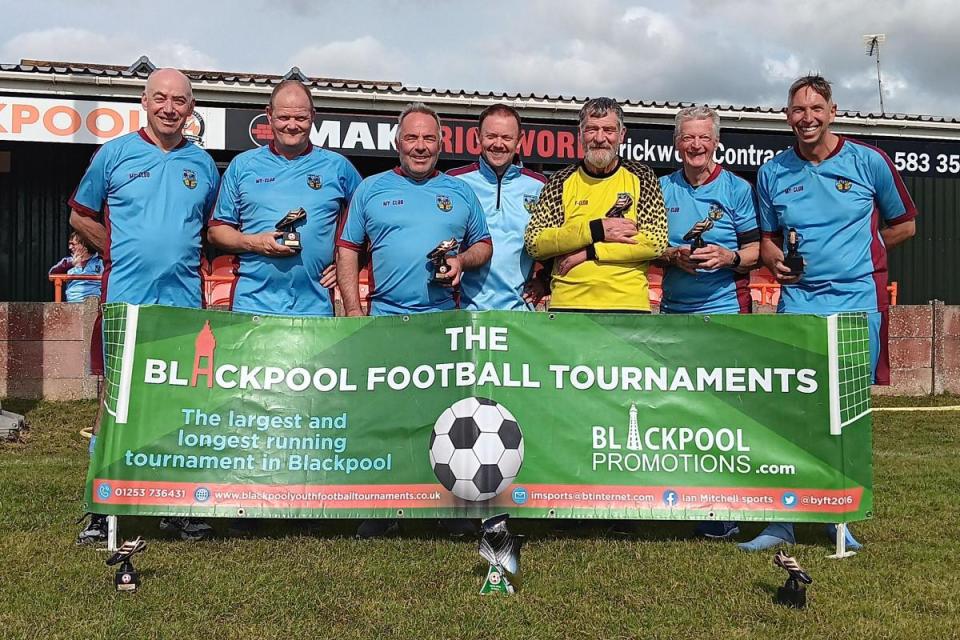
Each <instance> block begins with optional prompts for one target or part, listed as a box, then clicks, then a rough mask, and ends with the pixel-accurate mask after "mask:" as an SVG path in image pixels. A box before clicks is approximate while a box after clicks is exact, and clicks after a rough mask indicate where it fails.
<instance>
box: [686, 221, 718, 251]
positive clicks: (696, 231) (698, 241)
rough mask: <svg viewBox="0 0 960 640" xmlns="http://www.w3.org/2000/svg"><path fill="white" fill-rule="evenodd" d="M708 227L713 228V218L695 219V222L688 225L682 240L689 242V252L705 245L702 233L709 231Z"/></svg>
mask: <svg viewBox="0 0 960 640" xmlns="http://www.w3.org/2000/svg"><path fill="white" fill-rule="evenodd" d="M710 229H713V220H711V219H710V218H704V219H703V220H699V221H697V224H695V225H693V226H692V227H690V231H687V232H686V233H685V234H684V236H683V241H684V242H689V243H690V251H691V252H693V251H696V250H697V249H703V248H704V247H706V246H707V243H706V242H704V241H703V234H705V233H706V232H707V231H710Z"/></svg>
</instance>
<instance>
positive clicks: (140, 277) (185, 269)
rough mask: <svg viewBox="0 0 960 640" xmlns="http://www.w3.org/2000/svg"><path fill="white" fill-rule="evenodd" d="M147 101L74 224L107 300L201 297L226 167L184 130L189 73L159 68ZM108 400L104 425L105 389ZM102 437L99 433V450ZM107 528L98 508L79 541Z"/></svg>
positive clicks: (108, 151) (86, 190)
mask: <svg viewBox="0 0 960 640" xmlns="http://www.w3.org/2000/svg"><path fill="white" fill-rule="evenodd" d="M140 104H141V105H142V106H143V108H144V110H145V111H146V112H147V126H146V127H144V128H142V129H140V130H139V131H136V132H134V133H129V134H127V135H125V136H121V137H119V138H116V139H114V140H111V141H110V142H107V143H105V144H104V145H103V146H102V147H100V149H99V150H98V151H97V153H96V154H95V155H94V156H93V159H91V161H90V166H89V167H88V168H87V171H86V173H84V175H83V178H82V179H81V180H80V185H79V186H78V187H77V189H76V191H74V193H73V196H72V197H71V198H70V200H69V204H70V208H71V212H70V224H71V226H73V228H74V229H76V230H77V232H78V233H79V234H80V235H81V236H82V237H83V238H84V239H85V240H87V241H88V242H89V243H90V244H92V245H93V246H94V247H96V248H97V250H98V251H99V252H100V255H101V257H102V258H103V262H104V272H103V286H102V289H101V294H100V299H101V301H103V302H127V303H131V304H165V305H170V306H176V307H200V306H201V304H202V296H201V289H202V283H201V280H200V243H201V234H202V231H203V228H204V226H205V225H206V222H207V217H208V215H209V213H210V209H211V207H212V206H213V202H214V199H215V198H216V194H217V186H218V184H219V182H220V176H219V173H218V172H217V167H216V164H214V162H213V158H211V157H210V155H209V154H208V153H207V152H206V151H204V150H203V149H201V148H200V147H198V146H196V145H195V144H193V143H191V142H190V141H189V140H187V139H186V138H184V137H183V133H182V131H183V125H184V123H185V122H186V120H187V118H188V117H189V116H190V114H192V113H193V109H194V107H195V106H196V101H195V100H194V98H193V89H192V88H191V86H190V81H189V80H188V79H187V77H186V76H185V75H183V74H182V73H180V72H179V71H177V70H176V69H158V70H156V71H154V72H153V73H152V74H150V77H149V78H148V79H147V85H146V87H145V88H144V91H143V95H142V96H141V99H140ZM98 324H99V323H98ZM94 331H99V327H97V328H95V329H94ZM99 406H100V409H98V414H97V418H96V421H95V423H94V434H96V432H97V431H98V430H99V428H100V413H99V412H100V410H102V407H103V398H102V397H101V402H100V405H99ZM95 443H96V435H94V438H93V439H92V440H91V443H90V450H91V452H92V451H93V447H94V446H95ZM160 527H161V528H162V529H164V530H167V531H174V532H177V533H179V534H180V537H181V538H183V539H185V540H198V539H200V538H203V537H205V536H207V535H209V533H210V532H211V528H210V526H209V525H207V524H206V523H204V522H202V521H200V520H191V519H188V518H164V519H162V520H161V521H160ZM106 536H107V531H106V517H105V516H101V515H97V514H93V515H92V516H91V518H90V522H89V524H88V526H87V527H86V529H84V530H83V531H82V532H81V533H80V535H79V536H78V538H77V542H78V543H81V544H82V543H87V542H98V541H100V540H105V539H106Z"/></svg>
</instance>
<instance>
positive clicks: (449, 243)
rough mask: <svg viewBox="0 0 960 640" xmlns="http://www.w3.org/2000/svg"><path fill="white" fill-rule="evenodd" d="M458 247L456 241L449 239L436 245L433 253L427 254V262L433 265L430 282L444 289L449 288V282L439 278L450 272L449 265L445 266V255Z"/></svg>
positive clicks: (458, 244)
mask: <svg viewBox="0 0 960 640" xmlns="http://www.w3.org/2000/svg"><path fill="white" fill-rule="evenodd" d="M459 247H460V243H459V242H457V239H456V238H450V239H449V240H444V241H443V242H441V243H440V244H438V245H437V246H436V248H435V249H434V250H433V251H431V252H430V253H428V254H427V260H429V261H430V262H432V263H433V278H431V279H430V282H432V283H433V284H439V285H442V286H445V287H446V286H450V281H449V280H447V279H446V278H441V277H440V276H442V275H445V274H446V273H447V272H448V271H450V265H449V264H447V254H449V253H450V252H451V251H456V250H457V249H458V248H459Z"/></svg>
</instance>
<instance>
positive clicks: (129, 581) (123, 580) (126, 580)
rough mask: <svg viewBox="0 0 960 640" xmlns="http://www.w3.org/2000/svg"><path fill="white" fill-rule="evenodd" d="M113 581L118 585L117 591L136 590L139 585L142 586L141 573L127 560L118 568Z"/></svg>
mask: <svg viewBox="0 0 960 640" xmlns="http://www.w3.org/2000/svg"><path fill="white" fill-rule="evenodd" d="M113 583H114V585H116V587H117V591H136V590H137V587H139V586H140V574H139V573H137V570H136V569H134V568H133V565H131V564H130V563H128V562H125V563H123V564H122V565H121V566H120V568H119V569H117V574H116V576H114V579H113Z"/></svg>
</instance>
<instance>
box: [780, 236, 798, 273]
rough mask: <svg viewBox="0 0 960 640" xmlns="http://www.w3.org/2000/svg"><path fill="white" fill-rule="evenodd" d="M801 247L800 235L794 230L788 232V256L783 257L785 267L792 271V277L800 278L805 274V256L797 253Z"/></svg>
mask: <svg viewBox="0 0 960 640" xmlns="http://www.w3.org/2000/svg"><path fill="white" fill-rule="evenodd" d="M799 246H800V234H799V233H797V230H796V229H794V228H792V227H791V229H790V231H788V232H787V255H785V256H784V257H783V266H785V267H786V268H788V269H790V273H788V274H787V275H790V276H799V275H800V274H802V273H803V256H802V255H800V252H799V251H797V247H799Z"/></svg>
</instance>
